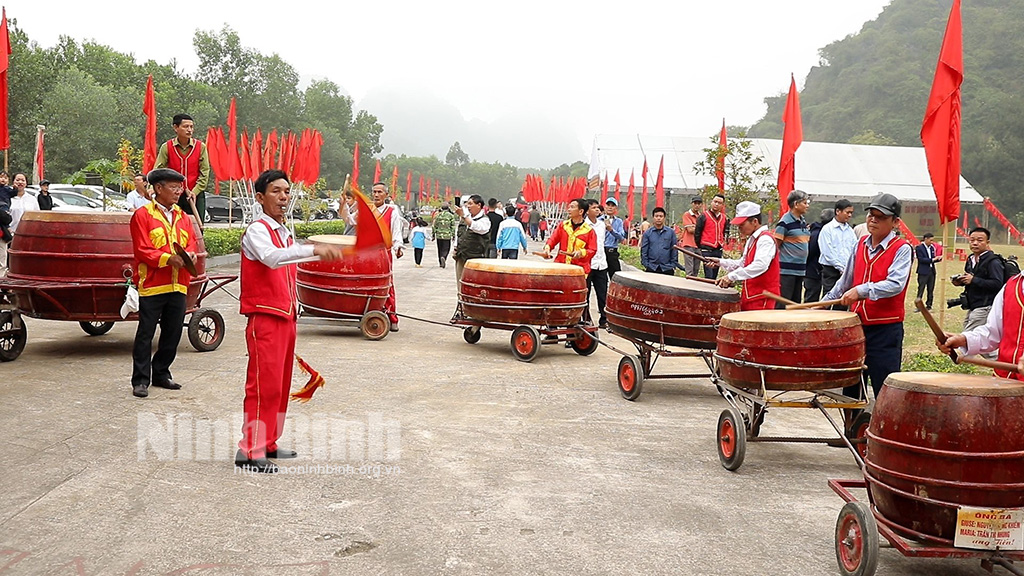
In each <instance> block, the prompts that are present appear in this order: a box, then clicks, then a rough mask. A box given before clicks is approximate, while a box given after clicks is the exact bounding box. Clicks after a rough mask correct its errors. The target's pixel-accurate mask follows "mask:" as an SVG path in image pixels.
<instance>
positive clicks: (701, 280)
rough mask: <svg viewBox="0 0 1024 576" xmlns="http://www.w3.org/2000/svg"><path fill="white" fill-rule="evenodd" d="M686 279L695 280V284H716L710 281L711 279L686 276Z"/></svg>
mask: <svg viewBox="0 0 1024 576" xmlns="http://www.w3.org/2000/svg"><path fill="white" fill-rule="evenodd" d="M686 279H687V280H695V281H697V282H703V283H705V284H718V282H716V281H714V280H712V279H711V278H701V277H700V276H687V277H686Z"/></svg>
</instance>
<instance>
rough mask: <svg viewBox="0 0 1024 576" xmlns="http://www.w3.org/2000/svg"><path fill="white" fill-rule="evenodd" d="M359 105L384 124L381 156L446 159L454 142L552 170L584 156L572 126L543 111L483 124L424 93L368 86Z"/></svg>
mask: <svg viewBox="0 0 1024 576" xmlns="http://www.w3.org/2000/svg"><path fill="white" fill-rule="evenodd" d="M358 107H359V108H360V109H362V110H369V111H370V112H371V113H372V114H373V115H375V116H376V117H377V119H378V120H379V121H380V122H381V124H383V125H384V133H383V134H382V135H381V139H380V140H381V144H382V145H383V146H384V153H385V154H390V153H393V154H406V155H408V156H429V155H431V154H433V155H435V156H437V157H439V158H444V157H445V155H446V154H447V153H448V149H449V148H450V147H451V145H452V144H453V143H454V142H456V141H458V142H459V143H460V144H461V146H462V149H463V150H464V151H465V152H466V153H467V154H469V156H470V158H472V159H473V160H477V161H481V162H502V163H506V162H507V163H509V164H513V165H516V166H530V167H538V168H550V167H554V166H558V165H560V164H564V163H572V162H573V161H574V160H580V159H584V158H585V157H586V154H585V152H584V150H583V149H582V148H581V147H580V144H579V141H578V140H577V138H576V135H575V132H574V130H573V129H572V127H571V126H569V125H567V124H565V123H562V122H559V121H557V120H554V119H551V118H545V117H544V116H543V115H538V114H528V113H511V114H508V115H505V116H502V117H499V118H497V119H495V120H494V121H493V122H485V121H483V120H479V119H473V120H466V119H465V118H464V117H463V116H462V113H461V112H459V110H458V108H456V107H455V106H454V105H452V104H451V103H450V102H448V101H446V100H444V99H442V98H440V97H438V96H437V95H435V94H432V93H430V92H428V91H424V90H417V91H415V92H407V91H403V90H398V89H390V88H378V89H374V90H371V91H370V92H368V93H367V94H366V96H365V97H364V98H363V99H362V100H361V101H360V102H359V105H358Z"/></svg>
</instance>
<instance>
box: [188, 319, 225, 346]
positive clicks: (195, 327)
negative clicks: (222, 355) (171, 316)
mask: <svg viewBox="0 0 1024 576" xmlns="http://www.w3.org/2000/svg"><path fill="white" fill-rule="evenodd" d="M188 341H189V343H190V344H192V347H193V348H195V349H196V350H198V351H199V352H211V351H213V350H216V349H217V348H218V347H219V346H220V343H221V342H223V341H224V317H223V316H221V314H220V312H217V311H216V310H214V309H213V308H200V309H199V310H196V311H195V312H193V313H192V318H191V319H189V321H188Z"/></svg>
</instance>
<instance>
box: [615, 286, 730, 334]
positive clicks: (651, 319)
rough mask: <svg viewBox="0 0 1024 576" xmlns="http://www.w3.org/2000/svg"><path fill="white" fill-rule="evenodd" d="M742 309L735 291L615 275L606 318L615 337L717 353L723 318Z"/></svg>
mask: <svg viewBox="0 0 1024 576" xmlns="http://www.w3.org/2000/svg"><path fill="white" fill-rule="evenodd" d="M739 309H740V295H739V293H738V292H736V291H735V290H728V289H725V288H719V287H718V286H714V285H712V284H705V283H702V282H697V281H695V280H687V279H686V278H677V277H675V276H665V275H661V274H650V273H646V272H617V273H616V274H615V276H613V277H612V281H611V284H610V285H609V287H608V303H607V305H606V306H605V314H607V315H608V324H610V325H611V327H612V331H613V332H615V333H616V334H622V335H623V336H628V337H630V338H635V339H637V340H644V341H647V342H657V343H664V344H666V345H669V346H683V347H687V348H699V349H704V350H713V349H714V348H715V343H716V335H717V333H718V323H719V321H720V320H721V318H722V316H723V315H725V314H728V313H730V312H739Z"/></svg>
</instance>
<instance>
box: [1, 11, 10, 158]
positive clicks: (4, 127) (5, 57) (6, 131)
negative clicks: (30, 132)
mask: <svg viewBox="0 0 1024 576" xmlns="http://www.w3.org/2000/svg"><path fill="white" fill-rule="evenodd" d="M10 64H11V36H10V31H9V30H8V29H7V9H6V8H4V9H3V20H2V21H0V150H8V149H10V147H11V132H10V127H9V126H8V124H7V69H8V68H10Z"/></svg>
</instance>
